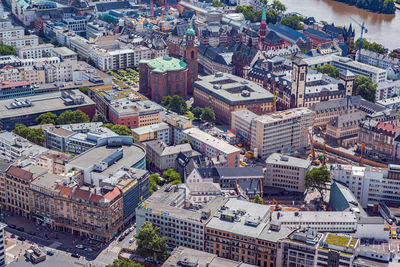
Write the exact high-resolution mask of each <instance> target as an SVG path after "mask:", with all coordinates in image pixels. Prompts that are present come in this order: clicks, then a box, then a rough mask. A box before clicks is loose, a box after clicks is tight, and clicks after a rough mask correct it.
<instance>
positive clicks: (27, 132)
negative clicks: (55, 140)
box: [13, 123, 44, 146]
mask: <svg viewBox="0 0 400 267" xmlns="http://www.w3.org/2000/svg"><path fill="white" fill-rule="evenodd" d="M13 133H15V134H16V135H19V136H21V137H23V138H26V139H28V140H29V141H31V142H32V143H35V144H37V145H40V146H42V145H43V144H44V134H43V130H42V129H40V128H37V129H33V128H28V127H26V126H25V125H23V124H20V123H17V124H15V128H14V130H13Z"/></svg>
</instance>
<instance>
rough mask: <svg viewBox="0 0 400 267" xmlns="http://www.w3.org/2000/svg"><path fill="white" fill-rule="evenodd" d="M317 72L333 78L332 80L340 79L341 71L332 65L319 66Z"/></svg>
mask: <svg viewBox="0 0 400 267" xmlns="http://www.w3.org/2000/svg"><path fill="white" fill-rule="evenodd" d="M315 70H316V71H318V72H321V73H325V74H327V75H329V76H331V77H332V78H335V79H339V73H340V70H339V69H338V68H336V67H334V66H332V65H330V64H325V65H322V66H318V67H316V68H315Z"/></svg>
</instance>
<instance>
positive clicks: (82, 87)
mask: <svg viewBox="0 0 400 267" xmlns="http://www.w3.org/2000/svg"><path fill="white" fill-rule="evenodd" d="M78 89H79V91H81V92H82V93H84V94H85V95H88V93H89V87H88V86H79V87H78Z"/></svg>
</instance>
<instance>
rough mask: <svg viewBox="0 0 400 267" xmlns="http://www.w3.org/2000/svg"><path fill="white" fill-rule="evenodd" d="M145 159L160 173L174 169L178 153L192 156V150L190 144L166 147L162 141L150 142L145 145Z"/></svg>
mask: <svg viewBox="0 0 400 267" xmlns="http://www.w3.org/2000/svg"><path fill="white" fill-rule="evenodd" d="M145 145H146V158H147V159H148V160H149V161H150V165H151V166H154V167H155V168H157V169H158V170H160V171H164V170H167V169H169V168H175V162H176V159H177V157H178V155H179V154H180V153H183V154H184V155H185V156H187V157H190V156H192V153H193V149H192V147H191V145H190V144H187V143H186V144H180V145H174V146H168V145H167V144H166V143H165V142H164V141H162V140H159V139H157V140H152V141H148V142H146V143H145Z"/></svg>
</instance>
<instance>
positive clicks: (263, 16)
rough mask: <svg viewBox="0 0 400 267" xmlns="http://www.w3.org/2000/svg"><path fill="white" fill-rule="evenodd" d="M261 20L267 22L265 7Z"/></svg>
mask: <svg viewBox="0 0 400 267" xmlns="http://www.w3.org/2000/svg"><path fill="white" fill-rule="evenodd" d="M261 20H267V15H266V14H265V7H264V8H263V11H262V17H261Z"/></svg>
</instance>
